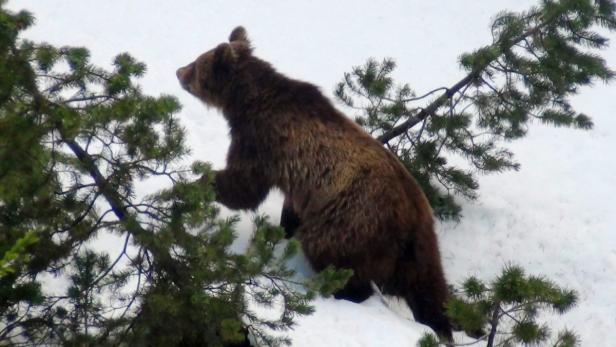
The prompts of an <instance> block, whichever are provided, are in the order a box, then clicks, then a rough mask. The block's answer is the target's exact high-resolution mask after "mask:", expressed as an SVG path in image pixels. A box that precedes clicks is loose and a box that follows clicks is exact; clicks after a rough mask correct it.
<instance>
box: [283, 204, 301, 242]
mask: <svg viewBox="0 0 616 347" xmlns="http://www.w3.org/2000/svg"><path fill="white" fill-rule="evenodd" d="M300 224H301V221H300V219H299V216H298V215H297V212H295V210H294V209H293V202H292V201H291V199H290V198H289V197H286V198H285V199H284V204H283V205H282V212H281V213H280V226H281V227H282V228H283V229H284V232H285V235H286V236H285V237H286V238H287V239H290V238H292V237H293V235H295V230H297V228H299V226H300Z"/></svg>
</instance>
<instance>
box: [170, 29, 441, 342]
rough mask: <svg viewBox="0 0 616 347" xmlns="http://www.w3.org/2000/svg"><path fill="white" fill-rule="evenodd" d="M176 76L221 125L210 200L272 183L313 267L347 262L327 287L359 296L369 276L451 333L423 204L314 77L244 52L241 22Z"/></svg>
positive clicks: (239, 200)
mask: <svg viewBox="0 0 616 347" xmlns="http://www.w3.org/2000/svg"><path fill="white" fill-rule="evenodd" d="M177 76H178V79H179V80H180V82H181V84H182V86H183V87H184V88H185V89H186V90H187V91H189V92H190V93H191V94H193V95H195V96H196V97H198V98H199V99H201V100H202V101H204V102H205V103H206V104H208V105H213V106H215V107H217V108H219V109H221V110H222V113H223V115H224V117H225V118H226V119H227V121H228V123H229V126H230V128H231V146H230V148H229V152H228V157H227V168H226V169H225V170H222V171H218V172H216V178H215V190H216V193H217V199H218V201H219V202H221V203H222V204H224V205H226V206H228V207H229V208H232V209H254V208H256V207H257V206H258V205H259V204H260V203H261V202H262V201H263V200H264V199H265V197H266V195H267V194H268V192H269V191H270V189H271V188H273V187H278V188H279V189H280V190H282V192H283V193H284V194H285V196H286V199H287V204H288V205H290V206H289V207H290V208H292V210H293V211H294V212H295V214H297V217H299V220H296V219H294V220H293V222H294V223H295V222H298V223H297V224H296V226H297V234H296V235H297V238H298V239H299V240H300V241H301V244H302V248H303V250H304V252H305V254H306V256H307V257H308V259H309V260H310V262H311V263H312V265H313V266H314V268H315V269H316V270H317V271H319V270H322V269H324V268H325V267H326V266H328V265H334V266H337V267H341V268H350V269H353V271H354V275H353V277H352V278H351V280H350V281H349V283H348V284H347V286H346V287H345V288H344V289H342V290H341V291H340V292H339V293H337V295H336V297H339V298H347V299H350V300H353V301H356V302H357V301H362V300H364V299H366V298H367V297H368V296H370V294H371V293H372V290H371V287H370V281H373V282H374V283H375V284H376V285H377V286H378V287H380V288H381V289H382V291H383V293H385V294H391V295H397V296H401V297H403V298H404V299H406V301H407V302H408V304H409V306H410V308H411V310H412V311H413V315H414V316H415V319H416V320H417V321H419V322H422V323H424V324H427V325H429V326H430V327H432V328H433V329H434V330H435V331H436V332H437V333H439V334H440V335H441V336H443V337H445V338H448V339H450V338H451V327H450V324H449V321H448V319H447V318H446V316H445V315H444V313H443V312H444V304H445V302H446V300H447V285H446V282H445V278H444V276H443V270H442V268H441V261H440V255H439V251H438V244H437V239H436V235H435V233H434V231H433V220H432V210H431V208H430V206H429V205H428V201H427V200H426V197H425V196H424V194H423V192H422V191H421V189H420V188H419V186H418V185H417V183H416V182H415V180H414V179H413V178H412V177H411V175H410V174H409V173H408V172H407V170H406V169H405V168H404V167H403V166H402V164H401V163H400V162H399V161H398V160H397V158H396V157H395V156H394V155H393V154H391V153H390V152H389V151H387V150H386V149H385V148H384V147H383V146H382V145H381V144H380V143H379V142H377V141H376V140H375V139H373V138H372V137H371V136H370V135H368V134H367V133H366V132H364V131H363V130H362V129H361V128H360V127H359V126H357V125H356V124H355V123H354V122H352V121H351V120H349V119H348V118H346V117H345V116H344V115H342V114H341V113H340V112H338V111H337V110H336V109H335V108H334V107H333V106H332V104H331V103H330V102H329V101H328V99H327V98H325V97H324V96H323V95H322V93H321V92H320V91H319V90H318V89H317V88H316V87H315V86H313V85H312V84H309V83H306V82H301V81H297V80H293V79H290V78H287V77H285V76H283V75H281V74H280V73H277V72H276V71H275V70H274V69H273V68H272V67H271V66H270V65H269V64H268V63H266V62H264V61H262V60H260V59H258V58H256V57H254V56H253V55H252V49H251V47H250V43H249V41H248V38H247V36H246V31H245V30H244V29H243V28H241V27H239V28H236V29H235V30H234V31H233V32H232V33H231V36H230V42H229V43H222V44H220V45H219V46H218V47H216V48H214V49H212V50H210V51H208V52H206V53H204V54H202V55H201V56H199V57H198V58H197V60H196V61H195V62H193V63H191V64H189V65H187V66H185V67H182V68H180V69H179V70H178V71H177ZM283 222H284V221H283Z"/></svg>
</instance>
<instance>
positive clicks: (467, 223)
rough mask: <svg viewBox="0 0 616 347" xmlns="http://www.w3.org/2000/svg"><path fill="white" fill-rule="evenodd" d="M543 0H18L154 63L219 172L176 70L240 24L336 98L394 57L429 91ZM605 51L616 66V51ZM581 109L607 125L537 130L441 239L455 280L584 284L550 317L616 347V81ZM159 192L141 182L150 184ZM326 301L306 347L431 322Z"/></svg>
mask: <svg viewBox="0 0 616 347" xmlns="http://www.w3.org/2000/svg"><path fill="white" fill-rule="evenodd" d="M534 3H535V0H500V1H493V0H475V1H445V0H432V1H418V0H412V1H409V0H395V1H388V2H382V1H374V0H344V1H335V2H334V1H327V0H297V1H282V0H279V1H273V0H261V1H249V0H246V1H230V0H211V1H198V0H192V1H189V0H184V1H164V0H140V1H128V0H108V1H92V0H90V1H83V0H62V1H60V0H58V1H41V0H12V1H10V2H9V7H10V8H13V9H21V8H26V9H29V10H31V11H33V12H34V14H35V16H36V18H37V24H36V25H35V26H34V27H33V28H32V29H30V30H29V31H28V32H27V37H28V38H30V39H33V40H36V41H48V42H50V43H52V44H55V45H77V46H80V45H81V46H86V47H88V48H89V49H90V50H91V53H92V60H93V61H94V63H96V64H99V65H107V66H108V65H109V64H110V62H111V59H112V57H113V56H114V55H115V54H117V53H119V52H123V51H128V52H130V53H132V54H133V55H134V56H136V57H137V58H138V59H140V60H142V61H144V62H145V63H147V65H148V70H149V72H148V73H147V75H146V76H145V78H143V80H142V85H143V88H144V91H145V92H146V93H149V94H160V93H166V94H173V95H176V96H178V97H179V98H180V101H181V102H182V103H183V104H184V110H183V111H182V113H181V119H182V122H183V124H184V125H185V126H186V128H187V129H188V138H189V143H190V147H191V148H192V150H193V152H192V158H193V159H199V160H207V161H210V162H212V163H213V164H214V166H215V167H217V168H220V167H224V158H225V151H226V147H227V144H228V139H227V127H226V124H225V122H224V120H223V119H222V117H220V115H218V114H216V112H215V111H213V110H207V109H205V108H204V107H203V106H202V105H201V104H200V103H199V102H198V101H197V100H195V99H194V98H193V97H191V96H190V95H188V94H187V93H185V92H183V91H182V90H181V89H180V87H179V85H178V83H177V81H176V78H175V70H176V68H177V67H179V66H182V65H184V64H186V63H187V62H190V61H192V60H193V59H194V58H195V56H197V55H198V54H199V53H201V52H203V51H205V50H206V49H209V48H211V47H213V46H215V45H216V44H218V43H220V42H222V41H225V40H226V38H227V36H228V34H229V32H230V31H231V29H233V28H234V27H235V26H236V25H239V24H241V25H244V26H245V27H246V28H247V29H248V33H249V35H250V37H251V39H252V42H253V44H254V46H255V47H256V50H255V54H256V55H258V56H260V57H262V58H264V59H266V60H268V61H270V62H271V63H272V64H273V65H274V66H276V67H277V68H278V69H279V70H280V71H282V72H284V73H286V74H288V75H290V76H293V77H296V78H301V79H305V80H308V81H311V82H313V83H315V84H317V85H319V86H320V87H321V88H322V90H323V91H324V92H325V93H326V94H327V95H330V96H331V95H332V93H331V91H332V89H333V87H334V85H335V83H336V82H338V81H339V80H340V79H341V77H342V74H343V73H344V72H346V71H349V70H350V68H351V66H353V65H359V64H362V63H363V62H364V61H365V59H366V58H368V57H376V58H382V57H385V56H390V57H394V58H395V59H396V60H397V62H398V65H399V68H398V70H397V73H396V77H398V78H399V79H400V81H405V82H409V83H410V84H411V85H412V86H413V88H414V89H415V90H416V91H418V93H422V92H424V91H427V90H431V89H432V88H434V87H439V86H446V85H451V84H452V83H453V82H455V81H457V80H459V79H460V78H461V77H462V76H463V72H462V71H460V70H459V68H458V65H457V62H456V58H457V57H458V56H459V54H461V53H462V52H467V51H470V50H472V49H474V48H477V47H479V46H481V45H483V44H486V43H488V42H489V41H490V35H489V30H488V26H489V24H490V19H491V18H492V17H493V16H494V15H495V14H496V13H497V12H498V11H501V10H504V9H507V10H523V9H526V8H528V7H529V6H531V5H533V4H534ZM614 38H616V37H614V36H612V39H614ZM604 55H605V57H607V59H608V61H609V62H610V63H611V66H613V67H616V47H612V48H610V49H609V50H606V51H605V52H604ZM574 105H575V107H576V108H577V109H578V110H579V111H583V112H585V113H587V114H589V115H591V116H592V117H593V120H594V121H595V129H594V130H591V131H588V132H586V131H578V130H570V129H562V128H561V129H555V128H549V127H545V126H542V125H540V124H535V125H534V126H533V127H532V128H531V130H530V132H529V135H528V136H527V137H526V138H524V139H522V140H520V141H517V142H514V143H512V144H510V146H509V148H510V149H512V151H513V152H514V153H515V154H516V158H517V160H518V161H519V162H520V163H521V164H522V168H521V170H520V171H519V172H511V173H505V174H500V175H493V176H482V177H480V184H481V189H480V194H481V196H480V198H479V199H478V200H477V201H474V202H464V203H463V207H464V218H463V219H462V220H461V222H460V223H441V224H439V225H438V233H439V237H440V242H441V246H442V249H441V251H442V255H443V260H444V267H445V270H446V274H447V276H448V279H449V281H450V282H452V283H459V281H461V280H462V279H463V278H465V277H467V276H468V275H470V274H472V275H476V276H478V277H480V278H484V279H489V278H492V277H493V276H494V275H495V274H496V273H498V272H499V271H500V269H501V268H502V267H503V266H504V265H505V264H508V263H512V262H513V263H517V264H520V265H522V266H523V267H524V268H526V269H527V270H528V271H529V272H531V273H533V274H543V275H545V276H547V277H549V278H551V279H554V280H555V281H556V282H557V283H558V284H560V285H564V286H567V287H570V288H573V289H576V290H577V291H578V292H579V294H580V301H579V304H578V306H577V308H575V309H574V310H573V311H571V312H569V313H568V314H566V315H565V316H562V317H558V319H553V318H552V317H547V319H548V321H549V324H550V325H551V326H553V327H554V328H558V327H564V326H567V327H571V328H574V329H575V330H576V331H577V332H578V333H579V334H580V336H581V338H582V342H583V343H582V345H583V346H614V345H616V297H615V295H616V207H615V206H614V203H615V202H616V201H615V197H616V155H614V153H613V150H614V148H616V117H614V115H613V114H612V113H613V112H614V110H616V88H615V87H614V86H613V85H612V86H604V85H597V86H595V87H593V88H588V89H584V90H582V94H581V95H580V96H578V97H576V98H575V99H574ZM155 188H156V187H152V186H150V187H148V186H145V187H142V189H143V190H144V192H145V191H147V190H154V189H155ZM280 205H281V197H280V195H279V194H276V193H272V194H271V195H270V197H269V198H268V200H267V201H266V203H265V204H264V205H263V206H262V208H261V209H260V211H261V212H264V213H267V214H269V215H271V216H272V219H273V220H276V219H277V218H278V216H279V212H280ZM244 217H245V218H244V222H243V223H242V224H241V230H242V235H241V237H240V240H239V243H238V245H237V247H238V248H241V247H242V246H243V245H245V243H246V240H247V239H248V238H249V234H250V231H251V227H250V216H249V215H245V216H244ZM109 242H112V241H109ZM110 246H111V245H110ZM315 306H316V313H315V314H313V315H311V316H308V317H303V318H301V319H299V320H298V323H299V324H298V326H297V327H296V329H295V330H294V331H292V332H290V334H289V336H290V337H291V338H292V339H293V341H294V344H293V345H294V346H413V345H414V344H415V341H416V339H417V337H418V336H420V335H421V333H422V329H423V327H422V326H420V325H418V324H415V323H414V322H412V321H410V320H409V318H408V311H407V312H406V314H405V313H404V312H400V311H401V310H400V307H397V308H398V309H395V308H396V305H395V304H394V305H393V307H390V306H392V305H390V306H387V305H385V304H383V303H382V301H381V300H380V298H378V297H376V296H374V297H372V298H371V299H369V300H368V301H366V302H364V303H362V304H353V303H350V302H346V301H336V300H334V299H319V300H317V301H316V302H315ZM397 306H400V305H397ZM392 308H394V309H392ZM402 311H403V310H402Z"/></svg>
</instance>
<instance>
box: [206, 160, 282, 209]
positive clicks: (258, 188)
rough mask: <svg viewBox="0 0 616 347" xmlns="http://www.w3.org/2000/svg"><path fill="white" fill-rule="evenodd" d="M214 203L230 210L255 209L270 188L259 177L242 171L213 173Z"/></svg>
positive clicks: (230, 170)
mask: <svg viewBox="0 0 616 347" xmlns="http://www.w3.org/2000/svg"><path fill="white" fill-rule="evenodd" d="M214 173H215V177H214V192H215V193H216V201H218V202H220V203H221V204H223V205H225V206H226V207H228V208H230V209H232V210H248V209H256V208H257V207H258V206H259V205H260V204H261V202H263V200H264V199H265V197H266V196H267V193H268V192H269V190H270V188H271V184H268V182H267V180H266V179H265V178H264V177H262V176H261V175H259V174H257V173H254V174H252V175H251V174H250V173H248V172H246V171H243V170H232V169H226V170H220V171H214Z"/></svg>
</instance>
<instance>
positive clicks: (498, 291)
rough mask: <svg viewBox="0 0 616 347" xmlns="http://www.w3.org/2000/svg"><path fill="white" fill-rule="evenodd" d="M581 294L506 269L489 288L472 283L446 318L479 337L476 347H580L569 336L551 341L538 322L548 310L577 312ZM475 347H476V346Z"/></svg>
mask: <svg viewBox="0 0 616 347" xmlns="http://www.w3.org/2000/svg"><path fill="white" fill-rule="evenodd" d="M576 302H577V294H576V293H575V291H573V290H567V289H563V288H560V287H558V286H557V285H556V284H554V283H553V282H551V281H549V280H547V279H545V278H542V277H537V276H528V275H526V274H525V273H524V271H523V270H522V268H521V267H519V266H508V267H506V268H505V269H504V270H503V272H502V273H501V274H500V276H498V278H496V279H495V280H494V281H493V282H492V283H491V285H487V284H486V283H484V282H483V281H481V280H479V279H478V278H476V277H470V278H468V279H467V280H466V281H464V283H463V284H462V288H460V289H459V290H457V292H455V294H454V297H453V298H452V299H451V300H450V302H449V303H448V309H447V311H448V315H449V316H450V317H451V318H452V320H453V322H455V323H457V325H458V326H459V327H460V328H461V329H462V330H464V331H465V332H466V333H467V334H469V335H471V336H475V337H476V338H477V340H476V341H475V343H481V344H482V343H483V342H484V341H485V343H486V344H485V346H486V347H512V346H516V345H524V346H529V345H531V346H552V347H574V346H578V345H579V341H578V338H577V336H576V335H575V334H574V333H573V332H572V331H570V330H563V331H561V332H559V333H558V335H557V336H556V338H555V339H552V340H550V337H551V333H550V329H549V328H548V326H547V325H545V324H543V325H540V324H539V323H538V322H537V318H538V316H539V315H540V314H541V313H542V312H543V311H545V310H550V311H552V312H555V313H557V314H563V313H565V312H567V311H568V310H570V309H571V308H572V307H574V306H575V304H576ZM473 344H474V343H473ZM418 346H421V347H436V346H439V341H438V339H437V338H436V336H434V335H431V334H428V335H425V336H424V337H423V338H422V339H421V340H420V342H419V343H418Z"/></svg>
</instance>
